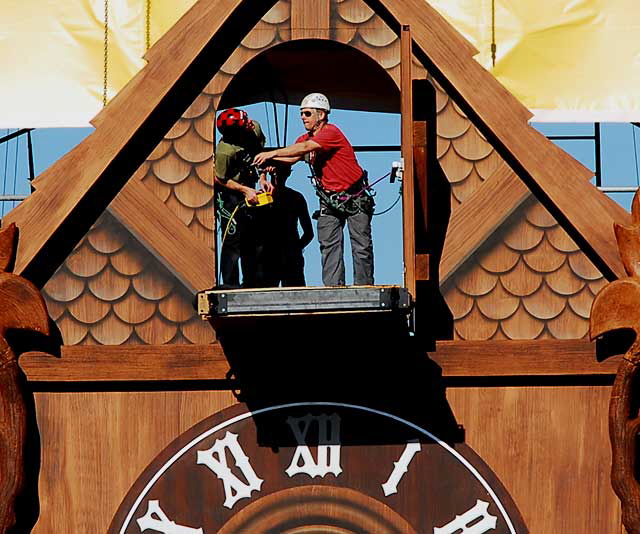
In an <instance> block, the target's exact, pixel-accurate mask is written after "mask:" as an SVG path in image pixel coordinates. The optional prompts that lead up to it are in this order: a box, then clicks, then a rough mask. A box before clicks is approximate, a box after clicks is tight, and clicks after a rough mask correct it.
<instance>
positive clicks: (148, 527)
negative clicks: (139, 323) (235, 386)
mask: <svg viewBox="0 0 640 534" xmlns="http://www.w3.org/2000/svg"><path fill="white" fill-rule="evenodd" d="M109 532H110V534H133V533H136V534H137V533H141V532H142V533H155V532H161V533H164V534H206V533H214V532H221V533H232V532H233V533H249V532H250V533H281V532H286V533H289V534H294V533H295V534H302V533H305V534H309V533H327V532H330V533H336V534H346V533H349V532H371V533H373V532H375V533H395V532H398V533H400V532H403V533H405V532H406V533H413V532H415V533H427V532H428V533H433V534H454V533H455V534H458V533H464V534H482V533H484V532H496V533H518V534H521V533H524V532H527V530H526V528H525V526H524V524H523V521H522V519H521V517H520V514H519V512H518V510H517V508H516V507H515V505H514V503H513V501H512V500H511V498H510V497H509V495H508V494H507V492H506V491H505V489H504V488H503V486H502V485H501V483H500V482H499V481H498V479H497V478H496V477H495V475H494V474H493V473H492V472H491V471H490V470H489V468H488V467H487V466H486V465H485V464H484V463H483V462H482V461H481V460H480V459H479V458H478V456H477V455H476V454H475V453H474V452H473V451H472V450H471V449H470V448H469V447H468V446H466V445H461V444H455V445H450V444H447V443H444V442H442V441H440V440H439V439H438V438H437V437H436V436H434V435H432V434H431V433H429V432H428V431H426V430H423V429H421V428H419V427H418V426H416V425H414V424H412V423H410V422H408V421H405V420H403V419H400V418H398V417H395V416H393V415H391V414H388V413H385V412H382V411H378V410H373V409H370V408H365V407H361V406H355V405H348V404H340V403H293V404H287V405H280V406H273V407H269V408H264V409H260V410H256V411H254V412H251V411H248V409H247V407H246V406H245V405H236V406H234V407H231V408H229V409H227V410H224V411H223V412H220V413H218V414H216V415H213V416H211V417H209V418H207V419H205V420H204V421H202V422H200V423H199V424H197V425H196V426H195V427H193V428H191V429H190V430H189V431H187V432H186V433H185V434H184V435H182V436H180V437H179V438H178V439H177V440H175V441H174V442H173V443H172V444H171V445H170V446H169V447H168V448H167V449H166V450H165V451H164V452H163V453H161V454H160V455H159V456H158V457H157V458H156V459H155V460H154V461H153V462H152V463H151V465H150V466H149V467H148V468H147V469H146V470H145V472H144V473H143V474H142V476H141V477H140V478H139V479H138V481H137V482H136V483H135V485H134V486H133V487H132V489H131V490H130V491H129V494H128V495H127V497H126V498H125V500H124V502H123V503H122V505H121V506H120V509H119V510H118V512H117V514H116V516H115V518H114V520H113V522H112V524H111V528H110V530H109Z"/></svg>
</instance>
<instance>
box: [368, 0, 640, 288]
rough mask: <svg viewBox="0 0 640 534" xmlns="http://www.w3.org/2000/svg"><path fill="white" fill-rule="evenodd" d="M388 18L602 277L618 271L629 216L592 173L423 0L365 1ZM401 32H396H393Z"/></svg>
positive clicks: (610, 276) (618, 274)
mask: <svg viewBox="0 0 640 534" xmlns="http://www.w3.org/2000/svg"><path fill="white" fill-rule="evenodd" d="M365 1H366V3H367V4H368V5H369V6H370V7H372V8H373V9H376V10H379V12H380V13H381V15H382V16H383V18H385V19H386V20H387V21H388V22H392V23H393V22H394V21H397V22H396V23H395V24H394V27H396V28H397V27H398V23H399V24H408V23H411V25H412V38H413V40H414V42H415V44H416V45H417V50H416V55H417V56H418V58H419V59H421V60H422V61H423V62H424V64H425V67H426V68H427V70H428V71H429V72H430V73H431V74H432V75H433V76H434V78H436V80H437V81H438V82H439V83H440V84H441V85H442V86H443V87H444V88H445V90H446V91H447V92H448V93H449V94H450V95H451V96H452V97H453V98H454V100H456V103H457V104H458V105H459V106H460V107H461V108H462V109H463V111H464V112H465V113H466V114H467V116H469V117H470V118H471V120H472V121H473V123H474V124H475V125H476V126H477V127H478V128H479V129H480V131H481V132H482V134H483V135H484V136H485V137H486V138H487V139H489V140H490V142H492V143H493V144H494V146H495V147H496V149H497V150H498V152H499V154H500V155H501V156H502V157H503V158H504V159H505V160H506V161H508V162H509V164H510V165H511V167H512V168H513V169H514V171H515V172H516V173H517V174H518V176H520V177H521V178H522V179H523V180H524V181H525V182H526V183H527V185H528V186H529V187H530V188H531V189H532V190H533V192H534V193H535V194H536V196H537V197H538V198H539V200H540V201H541V202H542V203H543V204H544V206H545V207H546V208H547V209H548V210H549V211H550V212H551V213H552V214H553V215H554V216H555V217H556V218H557V219H559V222H560V224H562V225H563V226H564V227H565V229H566V230H568V231H569V233H570V234H571V235H572V237H574V238H575V239H576V240H577V241H579V244H580V242H581V244H582V245H583V248H584V249H585V253H586V254H587V256H588V257H589V258H590V259H591V260H592V261H593V262H594V263H595V264H596V265H597V266H598V268H600V269H601V270H603V272H604V274H605V275H607V276H608V277H609V278H612V277H615V276H617V277H620V276H624V268H623V266H622V263H621V262H620V258H619V256H618V252H617V248H616V246H615V238H614V235H613V222H618V223H621V224H628V222H629V220H630V218H629V214H628V213H627V212H626V211H625V210H624V209H623V208H622V207H620V206H618V205H617V204H616V203H615V202H613V201H612V200H611V199H609V198H608V197H607V196H606V195H604V194H603V193H601V192H600V191H598V190H597V189H596V188H595V187H594V186H593V185H591V184H590V183H589V180H590V178H591V176H592V172H591V171H589V170H588V169H587V168H586V167H584V166H583V165H582V164H580V163H579V162H578V161H576V160H574V159H573V158H572V157H571V156H569V155H568V154H567V153H566V152H564V151H563V150H562V149H560V148H559V147H558V146H557V145H555V144H554V143H552V142H551V141H549V140H548V139H547V138H546V137H545V136H544V135H542V134H541V133H540V132H538V131H537V130H535V129H534V128H533V127H531V126H529V125H528V124H527V120H528V119H529V118H530V116H531V115H530V113H528V112H527V111H526V109H524V107H523V106H522V105H521V104H519V103H518V102H517V101H516V99H515V97H513V95H511V94H510V93H509V92H508V91H507V90H506V89H505V88H504V87H503V86H502V85H501V84H500V83H499V82H498V81H497V80H496V79H495V78H494V77H493V76H492V75H491V74H490V73H489V72H487V71H486V70H485V69H484V68H483V67H482V66H481V65H480V64H479V63H478V62H477V61H475V60H474V59H473V57H472V56H473V55H474V53H475V50H474V49H473V47H471V46H470V45H469V44H468V43H466V44H465V43H464V39H463V38H462V36H461V35H460V34H459V33H458V32H457V31H456V30H455V29H454V28H453V27H452V26H451V25H450V24H449V23H448V22H447V21H446V20H445V19H444V18H443V17H442V16H441V15H440V14H439V13H438V12H437V11H436V10H435V9H434V8H432V7H431V6H430V5H429V4H428V3H426V2H424V1H423V0H403V1H402V2H398V1H396V0H365ZM400 33H402V32H401V31H400Z"/></svg>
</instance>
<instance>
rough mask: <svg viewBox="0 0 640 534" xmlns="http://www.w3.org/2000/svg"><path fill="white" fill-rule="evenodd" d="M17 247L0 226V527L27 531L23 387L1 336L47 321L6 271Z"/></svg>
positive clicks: (10, 231)
mask: <svg viewBox="0 0 640 534" xmlns="http://www.w3.org/2000/svg"><path fill="white" fill-rule="evenodd" d="M16 247H17V232H16V227H15V225H13V224H12V225H10V226H9V227H7V228H5V229H3V230H2V231H0V532H3V533H4V532H8V531H9V530H10V529H13V528H14V527H15V529H16V531H20V532H26V531H27V530H28V531H31V527H33V525H24V524H22V522H21V519H20V517H18V515H17V512H16V498H17V497H18V496H20V495H21V493H22V492H23V490H24V488H25V485H26V480H27V475H26V469H25V468H26V464H25V450H26V446H27V440H28V439H29V436H28V433H27V429H28V424H27V421H28V417H29V413H28V408H27V406H29V405H31V404H32V403H28V402H27V401H26V395H27V392H25V391H24V390H23V384H24V379H23V377H22V373H21V371H20V368H19V367H18V354H16V352H14V350H13V348H12V347H11V346H10V345H9V342H8V341H7V339H6V335H7V332H8V331H9V330H26V331H31V332H39V333H41V334H46V335H48V333H49V322H48V315H47V309H46V306H45V304H44V300H43V298H42V295H40V293H39V292H38V290H37V289H36V288H35V286H34V285H33V284H31V282H29V281H27V280H25V279H24V278H20V277H19V276H17V275H14V274H11V273H10V272H7V269H8V267H9V266H10V265H11V264H12V263H13V259H14V257H15V251H16Z"/></svg>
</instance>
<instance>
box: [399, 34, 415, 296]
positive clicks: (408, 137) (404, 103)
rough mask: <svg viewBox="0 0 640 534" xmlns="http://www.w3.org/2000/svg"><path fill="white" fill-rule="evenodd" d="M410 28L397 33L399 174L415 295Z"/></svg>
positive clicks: (407, 274) (407, 264) (408, 278)
mask: <svg viewBox="0 0 640 534" xmlns="http://www.w3.org/2000/svg"><path fill="white" fill-rule="evenodd" d="M411 44H412V41H411V30H410V28H409V26H402V30H401V32H400V114H401V118H402V127H401V143H402V157H403V158H404V175H403V177H402V228H403V231H402V235H403V241H404V252H403V259H404V285H405V287H406V288H407V289H408V290H409V293H410V294H411V295H412V296H413V298H416V231H415V230H416V229H415V192H414V190H415V184H414V172H413V171H414V169H413V81H412V76H411V74H412V72H411V71H412V61H413V55H412V51H411Z"/></svg>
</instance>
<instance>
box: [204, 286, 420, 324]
mask: <svg viewBox="0 0 640 534" xmlns="http://www.w3.org/2000/svg"><path fill="white" fill-rule="evenodd" d="M197 303H198V314H199V315H200V316H201V317H202V318H203V319H215V318H217V317H220V318H222V317H260V316H267V317H277V316H288V315H310V314H314V315H316V314H327V315H328V314H334V315H335V314H349V315H351V314H358V313H366V314H372V313H373V314H402V315H407V314H409V313H410V311H411V307H412V300H411V295H410V294H409V291H408V290H407V289H406V288H404V287H400V286H344V287H286V288H282V287H274V288H260V289H230V290H229V289H216V288H212V289H207V290H205V291H200V292H199V293H198V295H197Z"/></svg>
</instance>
